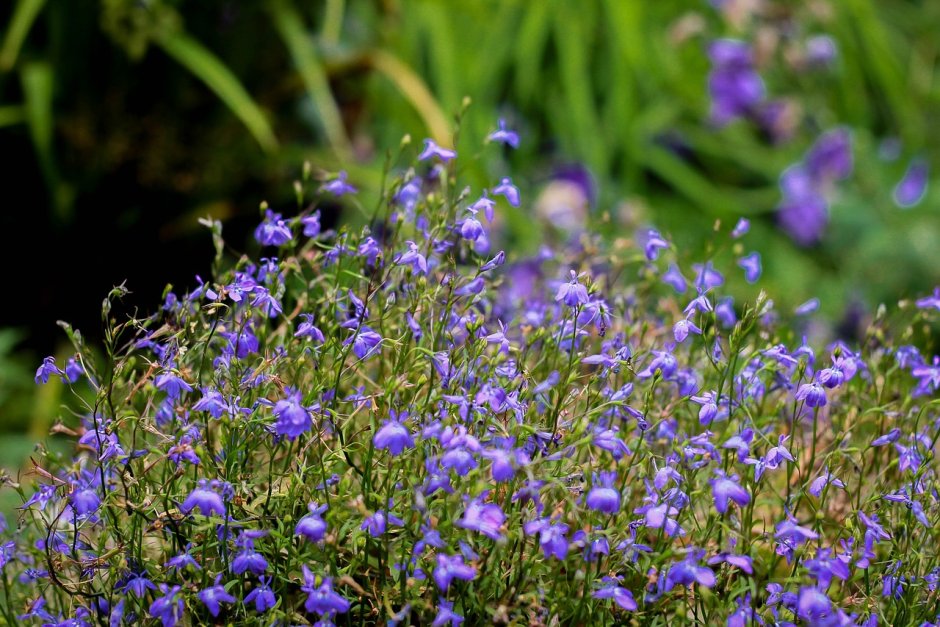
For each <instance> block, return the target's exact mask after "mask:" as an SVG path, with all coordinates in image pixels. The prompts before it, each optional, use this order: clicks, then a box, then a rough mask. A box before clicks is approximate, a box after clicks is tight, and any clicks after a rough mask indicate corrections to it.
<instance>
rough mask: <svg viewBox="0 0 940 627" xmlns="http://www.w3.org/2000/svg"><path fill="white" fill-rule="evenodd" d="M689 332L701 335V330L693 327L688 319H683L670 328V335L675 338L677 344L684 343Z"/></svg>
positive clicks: (692, 323)
mask: <svg viewBox="0 0 940 627" xmlns="http://www.w3.org/2000/svg"><path fill="white" fill-rule="evenodd" d="M690 332H692V333H695V334H697V335H701V334H702V330H701V329H700V328H698V327H697V326H696V325H695V323H694V322H692V321H691V320H689V319H688V318H683V319H682V320H680V321H679V322H677V323H676V324H675V325H673V327H672V334H673V336H674V337H675V338H676V342H678V343H679V344H681V343H682V342H684V341H685V339H686V338H687V337H689V333H690Z"/></svg>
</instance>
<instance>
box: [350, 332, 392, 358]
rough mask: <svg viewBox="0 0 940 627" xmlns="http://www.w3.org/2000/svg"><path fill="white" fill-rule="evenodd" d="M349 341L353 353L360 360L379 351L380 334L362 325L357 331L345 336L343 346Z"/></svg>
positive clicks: (380, 344) (380, 343) (380, 345)
mask: <svg viewBox="0 0 940 627" xmlns="http://www.w3.org/2000/svg"><path fill="white" fill-rule="evenodd" d="M350 343H351V344H352V351H353V354H355V355H356V357H358V358H359V359H361V360H366V359H368V358H369V357H372V356H374V355H377V354H378V353H379V352H381V347H382V336H381V335H379V334H378V333H376V332H375V331H373V330H372V329H370V328H369V327H367V326H363V327H362V328H360V329H359V332H358V333H355V332H354V334H353V335H351V336H349V337H348V338H346V341H345V342H343V346H346V345H348V344H350Z"/></svg>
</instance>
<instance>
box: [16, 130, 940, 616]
mask: <svg viewBox="0 0 940 627" xmlns="http://www.w3.org/2000/svg"><path fill="white" fill-rule="evenodd" d="M491 138H492V141H493V142H502V143H504V144H506V145H507V146H515V145H516V144H517V143H518V138H517V137H516V136H515V135H514V134H513V133H512V132H511V131H509V130H508V129H507V128H506V127H505V125H503V124H500V126H499V129H498V130H497V132H496V133H494V135H493V136H492V137H491ZM457 163H458V159H457V154H456V153H455V152H454V151H453V150H450V149H448V148H445V147H441V146H438V145H436V144H434V143H433V142H431V141H430V140H428V141H427V142H426V144H425V146H424V150H423V152H422V153H421V154H420V156H419V159H418V161H417V162H415V163H414V164H412V165H411V167H409V168H408V169H406V170H404V171H403V172H401V173H400V174H399V175H398V176H397V177H393V181H392V183H391V184H390V185H389V187H388V189H387V190H385V192H384V193H383V195H382V197H381V202H380V203H379V205H378V207H377V208H376V210H375V213H374V216H373V219H372V220H371V223H370V226H369V227H367V228H365V229H363V230H362V231H361V232H353V231H351V230H349V229H339V230H338V231H329V230H323V227H322V224H321V220H320V215H319V213H318V211H317V210H316V202H317V201H318V199H321V198H323V197H325V196H326V197H329V198H330V199H331V200H332V199H335V198H336V197H344V196H347V195H351V194H355V193H356V190H355V188H354V187H353V186H352V185H351V184H350V183H349V182H348V181H347V178H346V176H345V174H341V175H339V176H337V177H336V178H334V179H331V180H329V181H327V182H325V183H324V184H323V185H321V186H318V187H317V188H316V191H312V190H311V189H309V187H308V185H307V183H309V181H307V180H305V181H304V182H302V183H300V184H299V186H298V191H299V194H298V197H299V199H300V200H301V203H300V204H299V208H300V211H299V212H298V213H297V215H294V216H287V217H285V215H284V214H283V213H277V212H275V211H273V210H272V209H270V208H268V207H263V209H264V218H263V222H262V223H261V225H260V226H259V227H258V229H257V231H256V233H255V237H256V238H257V240H258V241H259V243H261V244H262V245H263V246H265V247H267V248H266V250H267V251H269V254H268V256H267V257H265V258H262V259H260V261H255V260H252V259H249V258H247V257H243V258H241V259H239V260H238V261H237V263H235V264H234V267H232V268H231V269H230V270H228V271H224V272H223V271H219V272H217V274H216V276H214V277H213V279H212V280H211V281H209V282H203V281H202V280H200V281H199V286H198V287H197V288H196V289H195V290H193V291H191V292H189V293H185V294H180V295H177V294H176V293H173V292H168V293H167V295H166V298H165V301H164V303H163V305H162V307H161V308H160V309H159V311H158V312H157V313H155V314H154V315H152V316H150V317H147V318H143V319H137V318H133V319H130V320H127V321H124V322H118V321H115V320H114V319H113V318H112V317H111V315H110V304H111V302H112V301H113V299H115V298H118V297H119V296H120V295H121V290H120V289H116V290H115V291H114V292H113V293H112V294H111V296H110V297H109V299H108V300H106V301H105V318H106V320H107V321H108V332H107V335H106V339H105V349H106V350H105V352H106V354H107V357H108V359H107V360H105V361H104V362H96V360H95V359H94V358H93V357H92V353H91V352H90V351H89V350H88V349H87V347H86V346H85V345H84V344H83V343H82V341H81V336H80V335H79V334H78V333H77V332H75V331H73V330H72V329H70V328H68V327H66V328H67V331H68V332H69V335H70V337H71V338H72V340H73V341H74V342H75V348H76V355H75V357H74V359H72V360H71V361H70V362H69V363H68V364H67V365H66V367H65V368H64V369H62V368H60V367H59V366H58V365H57V364H56V362H55V360H54V359H52V358H48V359H46V360H45V361H44V362H43V364H42V365H41V366H40V368H39V371H38V372H37V375H36V378H37V382H42V383H45V382H48V381H50V380H52V379H54V378H61V379H62V380H63V381H65V382H66V383H67V384H68V385H70V386H89V387H90V389H91V390H92V392H93V398H94V403H93V404H92V405H90V406H89V407H88V408H87V413H86V414H85V415H83V416H82V417H81V420H80V423H79V424H71V425H67V424H62V425H58V426H57V428H56V431H57V432H59V433H65V434H68V435H69V436H71V437H73V438H74V455H72V456H66V457H57V456H56V455H54V454H52V453H50V452H48V451H45V450H44V449H40V454H39V455H38V456H37V457H36V458H35V459H34V462H35V467H34V469H33V472H32V473H31V476H29V477H24V478H22V479H21V480H20V481H19V482H18V483H16V482H13V481H9V482H8V483H9V484H10V486H11V488H12V489H16V490H17V491H18V492H19V493H20V494H21V496H22V498H23V505H22V507H21V508H20V510H19V514H18V518H17V520H16V522H15V524H11V525H9V526H6V525H5V526H4V527H5V528H4V529H3V536H2V544H0V567H2V577H3V585H2V588H3V594H4V603H3V605H2V607H3V616H4V618H5V619H6V620H7V621H8V622H9V623H10V624H16V623H19V622H24V621H33V622H41V623H43V624H69V625H93V624H111V625H121V624H125V623H132V622H136V621H149V622H150V623H160V624H162V625H163V626H164V627H170V626H172V625H176V624H198V623H216V622H226V623H235V622H238V623H256V622H258V623H263V624H283V625H287V624H298V623H302V624H308V623H309V622H314V621H316V624H318V625H328V624H333V623H341V624H353V623H355V624H364V623H367V624H382V623H387V624H389V625H396V624H409V623H416V624H433V625H459V624H460V623H461V622H463V621H467V622H468V624H482V623H487V622H495V623H501V624H589V623H590V624H613V623H626V622H629V621H633V620H635V621H639V622H642V623H648V624H681V623H696V624H717V623H721V622H727V624H728V625H746V624H779V625H784V624H811V625H857V624H865V625H876V624H895V625H900V624H914V623H921V622H923V623H924V624H935V622H936V621H937V620H938V619H937V616H938V612H940V596H938V593H937V583H938V581H940V561H938V557H940V554H938V547H940V543H938V542H937V540H938V538H937V531H936V529H937V523H938V518H940V506H938V495H937V491H936V482H937V462H936V443H937V439H938V436H940V422H938V415H937V412H936V409H935V407H936V404H937V400H936V390H937V387H938V386H940V361H938V359H937V358H934V359H932V360H929V359H926V358H925V357H923V356H922V355H921V353H920V352H919V351H918V349H916V348H915V347H914V346H912V345H910V341H911V340H910V339H909V337H911V336H912V332H911V329H912V328H913V327H912V326H911V324H912V320H913V324H916V325H917V326H920V323H922V322H924V321H926V320H929V319H930V317H931V316H935V315H936V310H937V309H940V307H938V306H937V297H936V296H934V297H927V298H924V299H921V300H920V301H918V303H917V305H916V307H914V306H907V307H905V308H904V309H903V310H902V311H901V312H900V316H902V318H903V317H905V316H906V321H907V324H906V325H901V324H900V322H890V321H889V320H888V317H887V315H886V314H885V313H884V311H880V312H879V314H878V315H877V316H876V317H875V319H874V322H873V324H872V326H871V328H870V331H869V333H868V335H866V337H865V338H864V340H863V341H862V342H861V343H860V344H859V345H858V346H850V345H848V344H846V343H844V342H840V341H837V342H834V343H832V344H830V345H829V346H827V347H825V348H823V349H821V348H819V347H814V346H811V345H810V343H808V342H807V341H806V339H805V338H802V339H801V337H800V336H801V333H800V329H801V328H802V327H804V326H805V324H804V321H805V319H806V317H807V316H809V315H811V313H812V309H813V304H812V303H810V304H808V305H807V306H805V307H802V308H800V310H799V312H798V313H797V314H796V315H789V314H784V313H782V312H777V311H776V310H775V309H774V307H773V303H772V301H771V300H770V299H769V298H768V297H767V295H765V294H764V293H763V292H757V293H754V294H752V296H753V301H752V302H751V303H749V304H745V305H743V306H737V305H735V303H734V302H733V300H732V299H731V297H730V296H728V293H727V292H726V291H725V290H726V289H727V287H728V285H727V284H728V283H734V284H735V285H736V286H737V287H738V288H740V289H741V290H751V289H756V288H751V287H748V285H749V284H750V283H753V282H756V281H758V280H759V275H760V272H761V264H760V256H759V254H757V253H754V252H752V253H750V254H747V255H744V254H743V253H744V250H743V248H742V244H741V241H744V238H746V233H747V228H748V224H747V221H746V220H742V221H741V222H740V223H738V224H737V225H734V228H733V229H725V228H723V227H721V226H720V225H719V226H717V227H716V232H715V237H714V239H713V241H714V246H713V247H712V248H711V249H710V250H709V251H707V255H706V258H705V259H703V260H701V263H694V264H691V263H689V261H690V260H687V259H684V258H681V257H680V256H679V255H678V253H677V251H676V249H675V247H674V246H672V245H671V244H670V242H669V241H668V239H667V237H665V236H664V235H663V234H661V233H659V232H656V231H652V230H648V231H644V232H641V233H639V234H638V237H637V240H638V241H637V245H634V244H633V243H631V242H628V241H626V240H624V241H618V242H617V243H615V244H614V245H613V247H612V248H607V247H605V245H604V244H603V243H602V242H601V241H600V240H599V239H597V238H595V237H593V236H591V235H590V234H588V233H580V234H577V235H575V236H573V238H572V240H571V241H570V242H569V244H568V245H566V246H561V247H558V248H557V249H554V250H551V249H548V248H545V249H543V250H542V251H540V252H539V254H538V255H537V256H535V257H534V258H527V259H518V258H514V257H513V255H512V254H506V253H504V252H503V251H498V250H496V247H495V246H494V245H493V243H494V240H495V233H494V229H495V227H496V225H497V224H498V221H499V209H500V205H501V203H512V204H518V203H519V202H520V193H519V190H518V188H517V187H516V186H515V185H514V184H513V183H512V181H511V180H510V179H509V178H501V180H500V182H499V183H498V185H496V186H495V187H494V188H493V189H489V190H475V191H474V190H470V189H462V188H461V187H460V186H459V185H458V176H457V173H458V169H457ZM305 179H306V177H305ZM311 197H312V198H313V204H311V205H309V206H308V205H307V203H308V202H309V201H310V199H311ZM206 224H207V225H208V226H209V227H210V228H211V230H212V233H213V236H214V242H215V246H216V250H217V253H218V254H217V262H221V260H222V259H223V252H224V243H223V241H222V238H221V225H220V224H219V223H218V222H213V221H207V222H206ZM739 240H740V241H739ZM217 265H218V264H217ZM736 265H737V266H740V268H741V269H743V272H741V269H738V268H736ZM725 267H727V268H729V269H730V272H732V273H733V274H729V276H728V277H726V276H725V274H723V273H722V272H721V270H720V269H719V268H725ZM683 268H684V269H683ZM732 277H739V278H732ZM742 281H743V282H742ZM912 312H913V313H912ZM896 329H901V336H900V339H897V340H896V339H893V335H892V333H894V332H895V330H896Z"/></svg>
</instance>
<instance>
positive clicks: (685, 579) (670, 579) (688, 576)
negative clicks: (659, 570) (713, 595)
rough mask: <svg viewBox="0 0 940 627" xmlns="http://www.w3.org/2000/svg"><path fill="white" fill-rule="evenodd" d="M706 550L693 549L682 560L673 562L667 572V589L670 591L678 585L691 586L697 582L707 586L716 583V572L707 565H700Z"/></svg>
mask: <svg viewBox="0 0 940 627" xmlns="http://www.w3.org/2000/svg"><path fill="white" fill-rule="evenodd" d="M703 555H704V551H692V552H691V553H689V555H688V556H687V557H686V558H685V559H684V560H682V561H681V562H677V563H675V564H673V565H672V566H671V567H670V568H669V571H668V572H667V573H666V586H665V591H666V592H669V591H670V590H672V589H673V588H675V587H676V586H691V585H692V584H694V583H697V584H699V585H701V586H705V587H706V588H711V587H713V586H714V585H715V573H714V572H713V571H712V569H711V568H708V567H707V566H701V565H699V562H700V561H701V559H702V556H703Z"/></svg>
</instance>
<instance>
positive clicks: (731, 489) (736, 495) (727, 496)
mask: <svg viewBox="0 0 940 627" xmlns="http://www.w3.org/2000/svg"><path fill="white" fill-rule="evenodd" d="M738 481H739V479H738V476H737V475H731V476H730V477H729V476H725V475H724V474H723V473H721V472H719V473H717V475H716V477H715V478H714V479H711V480H710V481H709V483H710V484H711V486H712V498H713V499H714V501H715V509H716V510H718V513H719V514H725V513H726V512H727V511H728V502H729V501H734V502H735V503H737V504H738V506H739V507H744V506H745V505H747V504H748V503H750V502H751V495H750V494H748V492H747V490H745V489H744V488H742V487H741V485H740V484H739V483H738Z"/></svg>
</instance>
